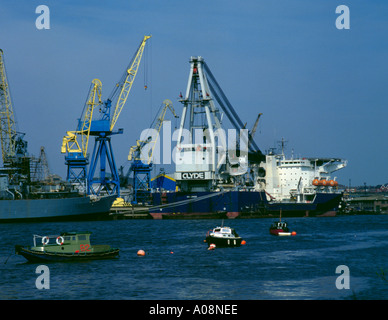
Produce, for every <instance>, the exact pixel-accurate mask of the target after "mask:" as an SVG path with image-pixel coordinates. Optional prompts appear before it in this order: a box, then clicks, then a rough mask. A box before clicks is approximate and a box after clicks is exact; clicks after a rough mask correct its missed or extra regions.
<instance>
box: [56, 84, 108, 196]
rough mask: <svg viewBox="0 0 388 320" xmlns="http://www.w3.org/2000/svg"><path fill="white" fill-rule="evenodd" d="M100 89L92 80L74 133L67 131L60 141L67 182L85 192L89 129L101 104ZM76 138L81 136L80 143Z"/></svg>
mask: <svg viewBox="0 0 388 320" xmlns="http://www.w3.org/2000/svg"><path fill="white" fill-rule="evenodd" d="M101 89H102V84H101V81H100V80H99V79H94V80H93V81H92V83H91V86H90V89H89V93H88V95H87V99H86V102H85V107H84V109H83V111H82V115H81V118H80V119H79V120H78V125H77V129H76V130H75V131H67V133H66V134H67V135H66V136H64V137H63V140H62V148H61V152H62V153H67V155H66V156H65V164H66V165H67V181H69V182H71V183H75V184H78V185H79V186H83V188H84V189H85V191H86V167H87V165H88V163H89V160H88V153H87V151H88V144H89V137H90V127H91V122H92V118H93V112H94V109H95V108H96V107H97V106H99V105H101V104H102V102H101ZM78 136H81V143H79V142H78V140H77V137H78Z"/></svg>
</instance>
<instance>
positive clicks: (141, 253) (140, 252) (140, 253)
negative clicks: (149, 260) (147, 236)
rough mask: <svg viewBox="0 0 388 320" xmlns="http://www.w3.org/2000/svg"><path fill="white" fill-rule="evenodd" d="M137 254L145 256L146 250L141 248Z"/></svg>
mask: <svg viewBox="0 0 388 320" xmlns="http://www.w3.org/2000/svg"><path fill="white" fill-rule="evenodd" d="M137 255H138V256H140V257H143V256H145V251H144V250H139V251H138V252H137Z"/></svg>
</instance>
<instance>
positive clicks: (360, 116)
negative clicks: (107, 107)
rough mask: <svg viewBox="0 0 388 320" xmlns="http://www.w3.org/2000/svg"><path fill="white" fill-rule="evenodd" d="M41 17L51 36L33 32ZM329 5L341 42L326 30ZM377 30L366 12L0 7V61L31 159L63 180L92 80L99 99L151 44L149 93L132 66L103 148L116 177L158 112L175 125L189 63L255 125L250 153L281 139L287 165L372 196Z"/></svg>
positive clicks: (379, 153)
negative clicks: (339, 163) (328, 164)
mask: <svg viewBox="0 0 388 320" xmlns="http://www.w3.org/2000/svg"><path fill="white" fill-rule="evenodd" d="M41 4H45V5H47V6H48V7H49V9H50V23H51V28H50V29H49V30H38V29H37V28H36V27H35V20H36V18H38V16H39V15H38V14H36V13H35V9H36V7H37V6H38V5H41ZM341 4H345V5H347V6H348V7H349V9H350V30H338V29H337V28H336V27H335V21H336V18H337V17H338V14H336V13H335V9H336V7H337V6H339V5H341ZM387 20H388V3H387V2H384V1H377V0H376V1H345V2H342V1H341V2H340V1H331V0H317V1H308V0H293V1H291V0H271V1H269V0H268V1H260V0H244V1H230V0H210V1H209V0H207V1H203V0H198V1H195V2H193V1H188V0H163V1H162V0H130V1H128V0H125V1H124V0H122V1H121V0H120V1H119V0H117V1H109V2H108V1H90V0H84V1H72V0H68V1H58V0H57V1H49V0H47V1H45V2H42V1H32V0H19V1H11V0H2V2H1V5H0V30H1V31H0V48H2V49H3V50H4V54H5V61H6V68H7V74H8V79H9V83H10V86H11V94H12V98H13V104H14V111H15V113H16V116H17V121H18V126H19V130H20V131H22V132H26V140H27V141H28V143H29V152H30V153H31V154H35V155H39V149H40V146H44V147H45V148H46V153H47V156H48V161H49V165H50V169H51V171H52V172H54V173H57V174H59V175H61V176H62V177H65V173H66V168H65V165H64V155H63V154H61V153H60V146H61V142H62V137H63V135H64V134H65V133H66V131H68V130H74V129H75V125H76V119H77V118H78V117H80V115H81V111H82V108H83V104H84V102H85V98H86V95H87V92H88V89H89V85H90V83H91V81H92V79H94V78H99V79H100V80H101V81H102V84H103V98H107V97H108V95H109V94H110V92H111V90H112V88H113V86H114V84H115V83H116V82H117V81H118V80H119V79H120V77H121V75H122V73H123V71H124V68H125V67H126V66H127V65H128V63H129V61H130V59H131V58H132V56H133V54H134V52H135V51H136V49H137V47H138V45H139V43H140V41H141V39H142V37H143V36H144V35H146V34H152V39H151V41H150V43H149V46H148V52H147V65H148V71H149V72H148V83H147V84H148V89H147V90H144V88H143V85H144V76H143V62H144V60H143V61H142V66H141V67H140V71H139V73H138V75H137V78H136V80H135V84H134V86H133V88H132V91H131V93H130V96H129V98H128V101H127V104H126V106H125V108H124V110H123V111H122V113H121V115H120V118H119V120H118V123H117V125H116V128H124V134H123V135H117V136H114V137H113V142H112V144H113V148H114V153H115V158H116V162H117V165H118V166H120V165H125V164H126V163H127V161H126V159H127V155H128V151H129V148H130V146H131V145H133V144H134V143H135V142H136V139H138V138H139V136H140V133H141V131H142V130H143V129H145V128H148V127H149V125H150V124H151V121H152V120H153V118H154V116H155V113H156V112H157V110H158V108H159V106H160V105H161V103H162V101H163V100H164V99H170V100H171V101H172V102H173V105H174V108H175V110H176V111H177V112H178V113H179V114H180V112H181V105H180V103H179V102H178V101H177V99H178V96H179V92H184V91H185V89H186V83H187V77H188V72H189V63H188V61H189V58H190V56H196V55H200V56H203V57H204V58H205V60H206V62H207V64H208V65H209V67H210V68H211V70H212V72H213V74H214V76H215V77H216V78H217V81H218V83H219V84H220V85H221V87H222V88H223V91H224V92H225V93H226V95H227V97H228V99H229V100H230V102H231V103H232V105H233V106H234V108H235V109H236V110H237V112H238V113H239V115H240V118H241V119H242V121H243V122H248V128H251V127H252V126H253V123H254V121H255V119H256V117H257V114H258V113H259V112H262V113H263V116H262V118H261V120H260V123H259V128H258V130H257V133H256V136H255V141H256V143H257V144H258V145H259V147H260V148H261V150H262V151H265V150H268V148H271V147H273V146H275V145H276V143H277V141H279V140H280V139H281V138H283V137H284V139H285V140H287V141H288V144H287V150H286V152H287V153H288V154H291V152H292V151H293V153H294V155H296V156H299V155H300V156H305V157H316V156H323V157H339V158H344V159H347V160H348V167H347V168H345V169H343V170H341V171H340V172H338V173H337V174H336V176H338V180H339V181H340V182H341V183H344V184H346V185H347V184H349V180H350V179H351V184H352V185H353V186H354V185H363V184H364V182H366V183H367V184H368V185H376V184H383V183H388V139H387V135H388V134H387V133H386V126H387V125H386V123H387V119H388V93H387V92H388V90H387V85H388V82H387V79H388V63H387V57H388V21H387ZM174 125H175V122H174V121H173V126H174ZM89 151H90V152H91V149H90V148H89Z"/></svg>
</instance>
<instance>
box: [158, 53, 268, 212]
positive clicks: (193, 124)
mask: <svg viewBox="0 0 388 320" xmlns="http://www.w3.org/2000/svg"><path fill="white" fill-rule="evenodd" d="M215 101H217V102H218V105H219V106H220V107H221V109H222V110H220V109H219V108H217V107H216V105H215ZM180 102H181V103H182V104H183V110H182V116H181V121H180V126H179V130H178V138H177V145H176V151H177V152H176V153H175V164H176V172H175V180H176V182H177V188H178V190H177V191H175V192H154V193H152V200H153V205H154V207H152V208H151V209H150V214H151V216H152V217H153V218H155V219H161V218H178V217H184V218H218V217H228V218H234V217H237V216H239V215H240V214H241V213H242V212H244V211H245V210H248V211H250V212H260V211H261V210H263V209H264V205H265V204H266V203H267V200H266V194H265V192H264V190H256V189H255V188H254V183H253V182H251V183H249V182H248V183H247V180H249V181H253V180H252V179H254V170H253V168H256V169H257V168H258V163H260V161H261V160H262V159H263V158H264V156H263V154H262V153H261V151H260V149H259V148H258V147H257V145H256V144H255V142H254V141H253V139H250V135H249V134H248V130H246V129H245V130H244V125H243V124H242V122H241V120H240V119H239V117H238V115H237V113H236V112H235V110H234V109H233V107H232V105H231V104H230V102H229V101H228V100H227V98H226V96H225V94H224V93H223V91H222V89H221V88H220V86H219V85H218V83H217V81H216V80H215V78H214V76H213V74H212V73H211V71H210V69H209V67H208V66H207V64H206V63H205V61H204V59H203V58H202V57H191V59H190V72H189V79H188V84H187V89H186V93H185V95H184V96H182V97H181V100H180ZM222 114H226V116H227V117H228V120H229V121H230V123H231V124H232V125H233V128H231V129H230V131H228V132H226V131H225V130H224V129H223V127H222ZM240 129H242V130H240ZM233 135H234V137H232V136H233ZM226 137H228V141H226V140H227V139H226ZM248 140H249V143H248ZM232 141H234V142H232ZM248 154H249V158H250V162H251V164H252V170H250V169H249V168H248ZM254 166H255V167H254Z"/></svg>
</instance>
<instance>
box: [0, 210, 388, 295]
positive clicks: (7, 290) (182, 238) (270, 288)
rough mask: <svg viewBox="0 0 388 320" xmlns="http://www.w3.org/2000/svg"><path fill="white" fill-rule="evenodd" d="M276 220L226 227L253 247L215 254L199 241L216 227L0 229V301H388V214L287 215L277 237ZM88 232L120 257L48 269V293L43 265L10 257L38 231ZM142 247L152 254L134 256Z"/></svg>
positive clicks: (132, 223) (101, 224) (161, 223)
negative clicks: (41, 280) (39, 282)
mask: <svg viewBox="0 0 388 320" xmlns="http://www.w3.org/2000/svg"><path fill="white" fill-rule="evenodd" d="M274 220H275V219H241V220H238V219H237V220H227V221H225V222H224V224H225V225H228V226H230V227H234V228H235V229H236V231H237V232H238V233H239V235H240V236H242V238H243V239H245V240H246V242H247V244H246V245H245V246H242V247H239V248H218V249H216V250H214V251H208V250H207V245H206V244H205V243H204V242H203V240H204V238H205V234H206V232H207V230H209V229H210V228H212V227H215V226H216V225H219V224H220V223H221V221H218V220H118V221H97V222H66V223H64V222H61V223H59V222H58V223H18V224H0V299H3V300H9V299H65V300H67V299H73V300H79V299H120V300H121V299H131V300H132V299H138V300H143V299H147V300H153V299H158V300H159V299H163V300H165V299H174V300H175V299H183V300H186V299H190V300H191V299H200V300H202V299H206V300H208V299H209V300H210V299H211V300H218V299H220V300H228V299H233V300H241V299H243V300H252V299H255V300H256V299H314V300H315V299H387V298H388V282H387V280H384V279H382V278H381V277H380V276H379V273H381V270H385V271H386V273H388V254H387V253H388V216H386V215H365V216H341V217H334V218H333V217H331V218H289V219H287V222H288V224H289V226H290V229H291V230H295V231H296V232H297V235H296V236H294V237H274V236H271V235H270V234H269V232H268V228H269V226H270V224H271V223H272V221H274ZM85 230H87V231H91V232H92V233H93V234H92V236H91V241H92V243H94V244H110V245H111V246H113V247H118V248H120V257H119V258H118V259H114V260H106V261H90V262H71V263H70V262H68V263H47V264H46V265H47V266H48V267H49V270H50V289H41V290H39V289H37V288H36V286H35V281H36V279H37V277H38V276H39V274H36V273H35V271H36V268H37V266H39V265H40V264H38V263H27V262H26V260H25V259H24V258H23V257H22V256H16V255H12V256H11V257H9V256H10V254H12V253H13V252H14V245H15V244H25V245H32V235H33V234H39V235H49V234H58V233H60V232H63V231H85ZM139 249H143V250H145V251H146V253H147V255H146V256H144V257H138V256H137V251H138V250H139ZM171 251H172V252H173V253H171ZM7 258H9V259H8V261H7V262H6V260H7ZM5 262H6V263H5ZM340 265H345V266H347V267H348V268H349V271H350V278H349V279H350V281H349V283H350V289H342V290H339V289H337V287H336V279H337V277H339V276H340V274H336V268H337V267H338V266H340Z"/></svg>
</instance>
